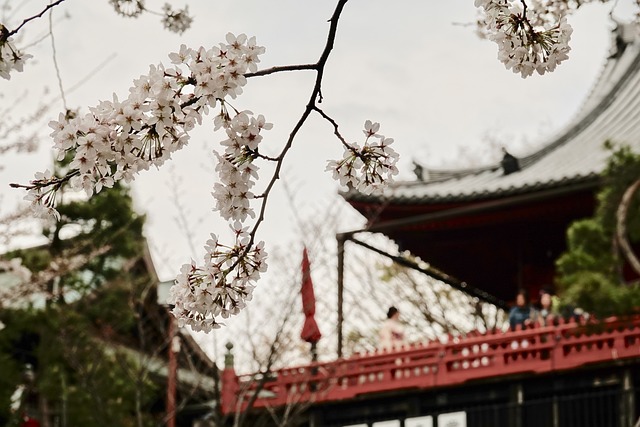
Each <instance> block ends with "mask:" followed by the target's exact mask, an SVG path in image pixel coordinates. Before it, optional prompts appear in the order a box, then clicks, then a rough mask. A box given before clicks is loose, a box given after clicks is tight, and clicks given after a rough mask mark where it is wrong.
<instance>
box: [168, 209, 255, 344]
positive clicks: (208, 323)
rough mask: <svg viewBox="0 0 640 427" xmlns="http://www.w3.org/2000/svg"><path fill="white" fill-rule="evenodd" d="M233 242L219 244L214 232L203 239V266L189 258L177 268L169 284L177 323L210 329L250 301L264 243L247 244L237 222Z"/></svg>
mask: <svg viewBox="0 0 640 427" xmlns="http://www.w3.org/2000/svg"><path fill="white" fill-rule="evenodd" d="M231 228H232V230H233V232H234V234H235V242H234V245H233V246H225V245H222V244H221V243H220V242H219V241H218V237H217V236H216V235H215V234H212V235H211V239H210V240H208V241H207V244H206V246H205V249H206V251H207V253H206V255H205V257H204V266H203V267H198V266H197V265H196V264H195V263H194V262H193V261H192V262H191V263H190V264H185V265H183V266H182V268H181V269H180V274H179V275H178V277H177V278H176V282H175V284H174V285H173V286H172V287H171V290H170V296H169V299H168V303H169V304H175V306H174V308H173V310H172V313H173V315H174V316H175V317H176V318H177V319H178V325H179V326H180V327H182V326H185V325H189V326H190V327H191V328H192V329H193V330H194V331H203V332H210V331H211V330H212V329H216V328H219V327H220V325H221V323H220V322H219V319H220V318H223V319H225V318H228V317H229V316H231V315H235V314H238V313H239V312H240V310H242V309H243V308H244V307H245V306H246V302H247V301H250V300H251V298H252V295H253V289H254V288H255V285H254V283H255V281H257V280H258V279H259V278H260V273H263V272H265V271H266V269H267V264H266V257H267V253H266V252H265V251H264V243H263V242H260V243H258V244H256V245H251V237H250V235H249V233H248V232H247V229H246V228H243V227H242V224H240V222H237V221H236V222H235V223H234V224H233V225H232V226H231Z"/></svg>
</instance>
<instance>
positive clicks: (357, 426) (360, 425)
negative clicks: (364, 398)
mask: <svg viewBox="0 0 640 427" xmlns="http://www.w3.org/2000/svg"><path fill="white" fill-rule="evenodd" d="M343 427H369V426H368V425H366V424H353V425H350V426H343Z"/></svg>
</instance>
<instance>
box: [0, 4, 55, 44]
mask: <svg viewBox="0 0 640 427" xmlns="http://www.w3.org/2000/svg"><path fill="white" fill-rule="evenodd" d="M63 1H65V0H56V1H55V2H53V3H49V5H47V7H45V8H44V9H43V10H42V12H40V13H39V14H37V15H34V16H32V17H31V18H27V19H25V20H24V21H22V24H20V25H19V26H18V28H16V29H15V30H13V31H9V33H8V34H7V38H9V37H11V36H12V35H14V34H16V33H17V32H18V31H20V29H21V28H22V27H24V25H25V24H26V23H27V22H29V21H33V20H34V19H36V18H40V17H42V15H44V14H45V13H46V12H47V10H49V9H51V8H52V7H54V6H57V5H59V4H60V3H62V2H63Z"/></svg>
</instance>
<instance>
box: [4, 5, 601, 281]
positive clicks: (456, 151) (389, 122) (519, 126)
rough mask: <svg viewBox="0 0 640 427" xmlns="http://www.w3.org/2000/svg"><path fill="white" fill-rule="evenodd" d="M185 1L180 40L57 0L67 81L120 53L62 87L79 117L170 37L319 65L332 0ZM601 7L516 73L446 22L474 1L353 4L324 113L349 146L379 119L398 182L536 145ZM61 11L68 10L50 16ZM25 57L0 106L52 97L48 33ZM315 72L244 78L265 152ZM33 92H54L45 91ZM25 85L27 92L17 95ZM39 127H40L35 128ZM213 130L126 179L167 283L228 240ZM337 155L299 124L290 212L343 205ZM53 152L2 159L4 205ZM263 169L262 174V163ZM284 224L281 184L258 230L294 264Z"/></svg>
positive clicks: (591, 44) (565, 98)
mask: <svg viewBox="0 0 640 427" xmlns="http://www.w3.org/2000/svg"><path fill="white" fill-rule="evenodd" d="M12 3H13V4H14V6H16V5H17V4H19V3H20V4H21V6H20V9H19V10H17V12H16V13H15V15H14V16H11V12H9V16H10V18H11V19H10V20H9V21H7V22H4V23H5V24H7V25H8V26H9V28H14V27H15V26H16V25H17V23H18V22H19V21H20V20H21V19H23V18H24V17H27V16H31V15H32V14H33V13H34V12H37V11H40V10H41V9H42V8H43V6H44V5H45V4H46V3H47V2H46V1H43V0H28V1H26V0H25V1H21V2H18V1H14V2H12ZM172 3H173V4H175V5H176V6H179V5H181V4H183V2H172ZM147 5H148V6H149V7H150V8H155V9H160V7H161V5H162V2H159V1H153V0H148V1H147ZM189 8H190V11H191V12H192V13H193V14H194V15H195V20H194V23H193V27H192V28H191V29H190V30H188V31H187V32H185V33H184V34H183V35H176V34H173V33H169V32H167V31H165V30H163V29H162V26H161V24H160V23H159V17H157V16H154V15H145V16H143V17H141V18H139V19H133V20H125V19H123V18H121V17H119V16H117V15H116V14H115V13H114V12H113V10H112V8H111V6H110V5H109V4H108V2H107V0H94V1H90V2H89V1H71V0H68V1H67V2H65V3H63V4H62V5H60V6H58V7H56V8H55V9H54V21H55V22H56V24H55V26H54V35H55V43H56V48H57V52H58V61H59V64H60V72H61V77H62V81H63V85H64V87H65V88H67V89H68V88H70V87H72V86H73V85H74V84H76V83H77V82H78V81H80V80H82V79H83V78H85V77H86V76H87V74H88V73H90V72H91V71H92V70H94V69H95V68H96V66H98V65H99V64H101V63H102V62H103V61H104V60H105V58H108V57H110V56H111V55H115V57H114V59H112V60H110V61H109V62H108V63H107V64H106V65H105V66H104V67H102V68H101V69H99V70H98V71H97V72H95V73H94V74H93V75H92V76H91V79H90V80H89V81H88V82H86V83H84V84H83V85H82V86H81V87H80V88H79V89H78V90H75V91H73V92H67V94H66V95H67V102H68V105H69V107H71V108H82V109H85V111H86V107H87V106H93V105H95V104H96V103H97V102H98V101H99V100H102V99H107V98H110V97H111V94H112V93H113V92H115V93H117V94H119V96H120V98H124V97H125V96H126V95H127V94H128V88H129V86H130V85H131V82H132V80H133V79H135V78H137V77H138V76H139V75H140V74H143V73H146V72H147V70H148V66H149V64H152V63H158V62H161V61H162V62H164V63H168V62H169V61H168V60H167V54H168V53H170V52H173V51H176V50H177V49H178V48H179V46H180V44H181V43H185V44H187V45H188V46H191V47H198V46H200V45H204V46H211V45H213V44H216V43H218V42H219V41H222V40H224V35H225V34H226V33H227V32H228V31H231V32H235V33H241V32H244V33H246V34H248V35H255V36H256V37H257V39H258V43H259V44H262V45H263V46H266V48H267V53H266V54H265V55H264V56H263V62H262V64H261V65H262V66H263V67H269V66H273V65H287V64H297V63H310V62H315V61H316V60H317V58H318V57H319V55H320V53H321V50H322V48H323V46H324V42H325V38H326V33H327V29H328V24H327V22H326V21H327V20H328V18H329V17H330V16H331V13H332V11H333V8H334V2H333V1H328V0H325V1H310V0H270V1H268V2H267V1H264V0H235V1H223V0H218V1H212V0H206V1H205V0H192V1H190V2H189ZM607 13H608V7H607V6H603V5H601V4H590V5H587V6H585V7H584V8H583V9H582V10H581V11H580V12H579V13H577V14H576V15H575V16H573V17H571V18H570V23H571V24H572V25H573V26H574V30H575V31H574V34H573V39H572V43H571V45H572V47H573V50H572V52H571V54H570V60H569V61H567V62H566V63H565V64H562V65H561V66H560V67H559V68H558V69H557V70H556V71H555V72H554V73H552V74H550V75H546V76H542V77H540V76H534V77H532V78H529V79H527V80H523V79H521V78H520V77H519V76H518V75H515V74H513V73H511V72H510V71H507V70H505V69H504V67H503V65H502V64H500V63H499V62H498V61H497V59H496V54H497V48H496V46H495V45H494V44H493V43H491V42H488V41H484V40H480V39H479V38H477V37H476V35H475V33H474V31H473V27H464V26H459V25H453V23H469V22H473V21H474V19H475V17H476V10H475V8H474V7H473V1H472V0H441V1H438V2H436V1H429V2H426V1H401V2H389V1H384V0H366V1H365V0H351V1H350V2H349V3H348V4H347V6H346V8H345V10H344V13H343V15H342V18H341V21H340V25H339V29H338V36H337V40H336V46H335V50H334V52H333V53H332V55H331V58H330V60H329V62H328V64H327V69H326V76H325V80H324V86H323V94H324V99H325V100H324V102H323V104H322V107H323V108H324V110H325V111H326V112H327V113H328V114H329V115H331V116H332V117H334V118H335V119H336V120H337V121H338V122H339V123H340V126H341V130H342V133H343V135H345V136H346V137H347V139H349V140H352V141H354V140H360V139H361V138H360V137H361V136H362V133H361V131H360V130H361V129H362V124H363V123H364V121H365V120H366V119H371V120H373V121H379V122H380V123H381V132H382V133H383V134H385V135H387V136H389V137H393V138H394V139H395V141H396V147H395V148H396V150H397V151H398V152H400V154H401V163H400V170H401V177H404V178H408V179H410V178H411V177H412V176H413V174H412V172H411V169H412V165H411V160H413V159H415V160H418V161H420V162H422V163H424V164H427V165H429V166H438V165H442V164H444V163H447V164H448V165H451V164H455V162H456V157H457V156H459V155H460V153H461V152H460V150H461V149H462V148H464V149H465V151H466V153H467V157H469V153H471V154H472V155H473V156H479V159H481V161H486V157H487V153H488V145H489V144H488V142H487V138H486V137H485V136H486V135H487V134H488V133H489V134H493V135H498V137H499V138H500V140H501V141H502V143H503V144H504V145H505V146H506V147H507V148H509V149H510V150H511V151H512V153H513V154H515V155H521V154H525V152H524V151H523V150H524V149H523V146H525V145H526V144H523V141H529V142H528V144H529V145H528V146H527V147H528V148H527V151H528V150H530V149H531V147H532V145H531V144H535V143H542V142H544V137H545V136H548V135H549V134H553V133H554V132H555V131H557V130H559V129H560V128H561V127H562V126H563V124H565V123H566V122H567V121H568V120H569V119H570V118H571V116H572V115H573V114H575V113H576V112H577V110H578V108H579V106H580V104H581V102H582V101H583V100H584V98H585V96H586V95H587V94H588V91H589V88H590V87H591V85H592V83H593V82H594V81H595V79H596V77H597V75H598V73H599V70H600V69H601V66H602V64H603V62H604V59H605V57H606V54H607V51H608V49H609V40H610V29H611V27H612V25H611V24H610V23H609V21H608V19H607ZM65 14H69V15H70V19H62V20H60V18H62V17H63V16H64V15H65ZM47 25H48V19H47V17H46V16H45V17H44V18H41V19H39V20H37V21H34V22H32V23H31V24H27V26H26V27H25V29H24V32H23V35H24V37H23V40H22V42H21V43H19V46H21V45H24V44H26V43H29V42H31V41H33V40H35V39H37V38H38V37H39V36H40V35H41V34H42V33H43V32H44V31H46V29H47ZM29 53H31V54H33V55H34V57H35V59H33V60H32V61H30V62H29V63H27V65H26V66H25V71H24V72H23V73H19V74H14V76H13V78H12V80H11V81H9V82H7V81H4V80H2V81H0V104H1V105H2V107H4V106H6V105H11V104H16V103H17V101H18V100H19V99H22V102H21V103H20V104H19V105H17V107H16V111H18V112H24V111H29V109H30V108H33V106H35V105H37V104H38V102H40V101H41V100H43V99H45V100H50V99H51V98H52V96H53V95H55V94H56V93H57V90H58V89H57V82H56V77H55V71H54V68H53V64H52V59H51V58H52V54H51V45H50V40H45V41H43V42H42V43H40V44H38V45H37V46H35V47H32V48H30V49H29ZM314 77H315V75H314V74H313V73H311V72H299V73H287V74H281V75H275V76H270V77H261V78H258V79H250V81H249V84H248V85H247V86H246V88H245V94H244V95H243V96H241V97H240V98H239V99H238V100H237V101H236V102H235V104H234V105H235V106H236V107H238V108H240V109H250V110H252V111H254V112H255V113H262V114H264V115H265V116H266V117H267V119H268V120H269V121H270V122H272V123H274V129H273V130H272V131H270V132H268V133H267V134H266V135H265V140H264V144H265V145H268V146H269V147H274V149H273V151H272V152H276V151H279V149H280V147H281V146H282V144H283V142H284V140H285V138H286V136H287V135H288V133H289V132H290V130H291V128H292V124H293V123H294V122H295V121H296V120H297V119H298V118H299V115H300V114H301V113H302V110H303V108H304V105H305V103H306V101H307V98H308V95H309V93H310V91H311V85H312V82H313V78H314ZM44 86H47V87H48V88H49V95H47V96H45V97H44V98H43V96H42V95H41V94H42V93H43V87H44ZM25 91H28V94H27V96H26V97H23V94H24V93H25ZM58 111H62V104H61V102H58V105H57V107H55V108H54V109H52V111H51V112H50V114H49V115H48V117H47V120H45V121H44V123H46V121H48V120H49V119H52V118H55V117H57V113H58ZM16 114H18V113H16ZM0 120H2V118H0ZM42 129H43V133H48V129H46V127H44V126H43V128H42ZM212 129H213V126H212V123H211V121H210V120H206V121H205V123H204V124H203V126H202V127H201V128H200V129H199V130H198V131H197V132H194V133H193V138H192V140H191V143H190V145H189V146H188V147H186V148H185V149H184V150H183V151H182V152H180V153H177V154H176V155H175V156H174V159H173V161H171V162H170V163H168V164H167V165H165V166H164V167H163V168H162V169H161V170H160V171H152V172H149V173H146V174H143V175H142V176H140V177H139V179H138V180H137V181H136V183H135V186H134V192H135V197H136V201H137V205H138V208H139V209H140V210H141V211H144V212H146V213H147V214H148V217H149V221H148V227H147V230H146V234H147V236H148V238H149V240H150V242H151V244H152V248H153V255H154V259H155V261H156V264H157V268H158V270H159V273H160V275H161V279H164V280H168V279H171V278H172V277H173V276H174V275H175V274H176V272H177V271H178V269H179V267H180V265H181V264H182V263H184V262H187V261H188V260H189V258H190V257H192V256H197V258H196V259H198V258H199V257H200V255H199V254H200V253H201V249H200V248H201V247H202V245H203V244H204V242H205V240H206V238H207V236H208V234H209V233H211V232H215V233H216V234H222V235H223V236H227V235H228V234H227V231H226V225H225V223H224V222H223V221H221V220H219V219H217V218H216V217H215V214H214V213H212V212H211V207H212V206H213V204H214V202H213V199H212V198H211V196H210V191H211V188H212V186H213V182H214V179H215V173H214V172H213V166H212V162H211V161H210V154H209V153H210V151H211V150H212V149H213V148H215V147H216V146H217V141H219V140H220V139H221V138H222V135H220V134H214V133H213V131H212ZM341 153H342V148H341V146H340V144H339V143H338V141H337V140H336V139H335V138H334V137H333V135H332V129H331V127H330V126H329V125H328V123H326V122H323V121H322V120H320V119H319V118H318V117H313V119H312V120H310V121H309V122H308V123H307V125H306V126H305V127H304V129H303V131H302V132H301V133H300V135H299V137H298V139H297V141H296V144H295V146H294V148H293V149H292V151H291V152H290V155H289V158H288V159H287V161H286V165H285V167H284V172H283V174H282V176H283V177H284V178H285V179H288V180H289V182H290V184H291V188H292V189H293V191H294V192H295V194H296V197H295V199H296V209H297V210H298V212H297V214H298V215H299V216H300V217H302V218H305V217H310V216H313V215H318V214H319V213H320V212H323V210H325V209H327V208H328V206H329V205H331V204H334V203H343V202H341V200H340V199H338V198H337V197H336V193H337V189H338V187H337V185H336V184H335V183H334V182H333V180H332V179H331V177H330V175H329V174H328V173H326V172H324V167H325V164H326V160H328V159H330V158H339V157H340V156H341ZM473 156H471V157H473ZM50 157H51V156H50V151H49V148H48V147H43V148H42V149H41V150H40V151H39V152H38V153H37V154H35V155H25V156H12V157H11V158H7V159H6V161H0V163H1V164H2V166H4V170H2V171H0V182H1V183H3V184H2V186H1V187H0V194H1V195H2V196H3V201H4V203H6V205H5V206H8V205H9V204H10V203H9V202H10V201H11V200H14V199H17V198H20V197H21V196H22V195H21V194H19V192H18V191H17V190H11V189H9V187H8V185H7V184H8V183H9V182H23V183H24V182H26V181H28V180H29V179H31V178H32V176H33V173H34V172H36V171H38V170H43V169H45V168H46V167H48V165H49V162H50ZM464 161H465V162H468V161H469V158H465V159H464ZM262 176H264V177H266V170H265V171H264V172H263V174H262ZM172 185H173V186H175V187H176V188H177V189H178V191H179V199H180V203H181V204H182V206H183V207H184V209H185V211H186V212H187V215H188V219H189V223H190V224H189V227H190V232H191V233H192V234H193V239H192V242H191V243H190V242H189V239H187V238H186V237H185V232H184V230H183V229H181V227H180V226H179V225H178V224H177V223H176V220H175V218H176V216H177V209H176V202H175V199H174V197H173V196H172V195H171V192H170V191H169V188H171V186H172ZM3 210H4V209H3ZM293 219H294V214H293V212H292V209H291V207H290V204H289V202H288V201H287V197H286V195H285V193H284V191H283V186H282V184H278V185H277V187H276V191H275V192H274V194H273V196H272V199H271V200H270V202H269V208H268V211H267V218H266V222H265V223H264V225H263V227H262V230H261V232H260V233H259V238H260V239H263V240H266V241H267V243H268V245H285V244H287V242H294V243H293V246H291V247H292V249H293V250H294V253H295V256H296V258H298V257H299V253H300V251H299V248H300V247H301V243H300V242H301V238H300V236H297V235H296V230H295V228H294V227H292V226H291V224H292V222H293ZM359 221H360V219H358V218H357V217H355V216H354V219H350V220H349V221H348V225H347V227H348V228H357V227H359V226H360V225H361V224H360V223H359ZM192 246H193V247H194V248H195V252H196V253H195V254H194V253H193V252H194V251H193V250H192V249H191V247H192Z"/></svg>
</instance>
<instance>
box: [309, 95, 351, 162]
mask: <svg viewBox="0 0 640 427" xmlns="http://www.w3.org/2000/svg"><path fill="white" fill-rule="evenodd" d="M313 109H314V110H315V111H316V112H317V113H318V114H320V115H321V116H322V118H323V119H325V120H326V121H328V122H329V123H331V125H332V126H333V133H334V135H335V136H336V137H337V138H338V139H339V140H340V142H342V144H343V145H344V146H345V147H346V148H348V149H349V150H351V151H354V150H353V147H352V146H350V145H349V144H348V143H347V141H346V140H345V139H344V137H343V136H342V134H341V133H340V131H339V130H338V123H337V122H336V121H335V120H334V119H333V118H331V117H330V116H329V115H328V114H326V113H325V112H324V111H322V110H321V109H320V108H319V107H318V106H316V105H314V106H313Z"/></svg>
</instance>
